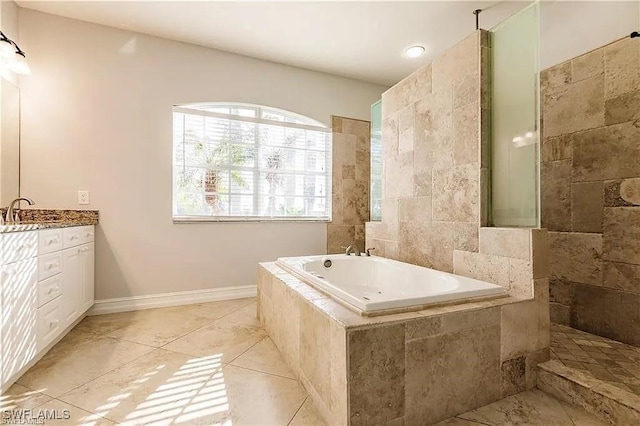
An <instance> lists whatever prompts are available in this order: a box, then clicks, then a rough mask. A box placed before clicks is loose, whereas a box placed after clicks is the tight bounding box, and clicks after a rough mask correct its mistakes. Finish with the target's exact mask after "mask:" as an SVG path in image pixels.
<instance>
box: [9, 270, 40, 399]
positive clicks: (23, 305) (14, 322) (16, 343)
mask: <svg viewBox="0 0 640 426" xmlns="http://www.w3.org/2000/svg"><path fill="white" fill-rule="evenodd" d="M37 276H38V263H37V260H36V258H31V259H25V260H21V261H19V262H13V263H11V264H8V265H2V274H1V278H0V286H1V289H0V291H1V297H0V300H1V305H2V312H1V315H0V318H1V320H2V324H1V325H0V326H1V330H0V336H1V341H0V351H1V355H2V356H1V360H2V363H1V369H2V370H1V372H2V374H1V377H2V383H0V384H1V385H2V388H3V389H4V387H5V384H7V383H9V381H10V380H12V379H15V377H12V376H14V375H15V374H16V373H17V372H18V371H20V370H21V369H22V368H23V367H25V366H26V365H27V364H28V363H29V362H30V361H31V360H32V359H33V357H34V356H35V355H36V352H37V339H38V336H37V317H38V289H37Z"/></svg>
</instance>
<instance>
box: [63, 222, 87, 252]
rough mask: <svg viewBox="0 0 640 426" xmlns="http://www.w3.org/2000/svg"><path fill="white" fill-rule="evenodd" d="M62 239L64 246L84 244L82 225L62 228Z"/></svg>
mask: <svg viewBox="0 0 640 426" xmlns="http://www.w3.org/2000/svg"><path fill="white" fill-rule="evenodd" d="M62 240H63V241H64V242H63V245H64V248H69V247H73V246H78V245H80V244H82V227H81V226H74V227H72V228H64V229H63V230H62Z"/></svg>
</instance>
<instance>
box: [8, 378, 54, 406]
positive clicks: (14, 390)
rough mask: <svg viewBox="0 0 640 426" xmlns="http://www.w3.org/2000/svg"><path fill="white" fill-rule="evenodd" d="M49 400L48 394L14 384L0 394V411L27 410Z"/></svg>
mask: <svg viewBox="0 0 640 426" xmlns="http://www.w3.org/2000/svg"><path fill="white" fill-rule="evenodd" d="M49 400H51V397H50V396H47V395H45V394H42V393H40V392H36V391H34V390H31V389H29V388H26V387H24V386H22V385H19V384H15V385H13V386H11V387H10V388H9V389H8V390H7V391H6V392H5V393H4V394H3V395H2V396H0V411H4V410H28V409H30V408H34V407H37V406H38V405H42V404H44V403H45V402H47V401H49Z"/></svg>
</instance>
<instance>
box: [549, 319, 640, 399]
mask: <svg viewBox="0 0 640 426" xmlns="http://www.w3.org/2000/svg"><path fill="white" fill-rule="evenodd" d="M551 358H552V359H556V360H559V361H560V362H562V363H563V364H564V365H566V366H567V367H571V368H574V369H577V370H579V371H581V372H582V373H584V374H587V375H589V376H591V377H594V378H596V379H598V380H601V381H604V382H607V383H609V384H611V385H613V386H615V387H617V388H619V389H622V390H625V391H628V392H631V393H634V394H636V395H640V348H638V347H635V346H630V345H626V344H624V343H620V342H616V341H614V340H610V339H607V338H604V337H600V336H595V335H593V334H589V333H585V332H583V331H580V330H575V329H573V328H570V327H566V326H563V325H560V324H552V325H551Z"/></svg>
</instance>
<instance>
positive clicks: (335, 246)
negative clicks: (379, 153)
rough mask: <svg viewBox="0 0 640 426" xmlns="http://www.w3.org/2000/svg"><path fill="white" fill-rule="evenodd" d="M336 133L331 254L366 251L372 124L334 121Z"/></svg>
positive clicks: (329, 238) (347, 120)
mask: <svg viewBox="0 0 640 426" xmlns="http://www.w3.org/2000/svg"><path fill="white" fill-rule="evenodd" d="M331 124H332V129H333V153H332V154H333V171H332V194H333V195H332V201H333V220H332V221H331V223H330V224H328V225H327V253H329V254H332V253H341V252H344V250H343V249H341V247H342V246H348V245H351V244H355V245H356V246H357V247H358V248H359V249H360V250H365V247H364V240H365V238H364V224H365V223H366V222H368V221H369V170H370V163H371V123H369V122H368V121H362V120H355V119H351V118H345V117H335V116H334V117H331Z"/></svg>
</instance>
